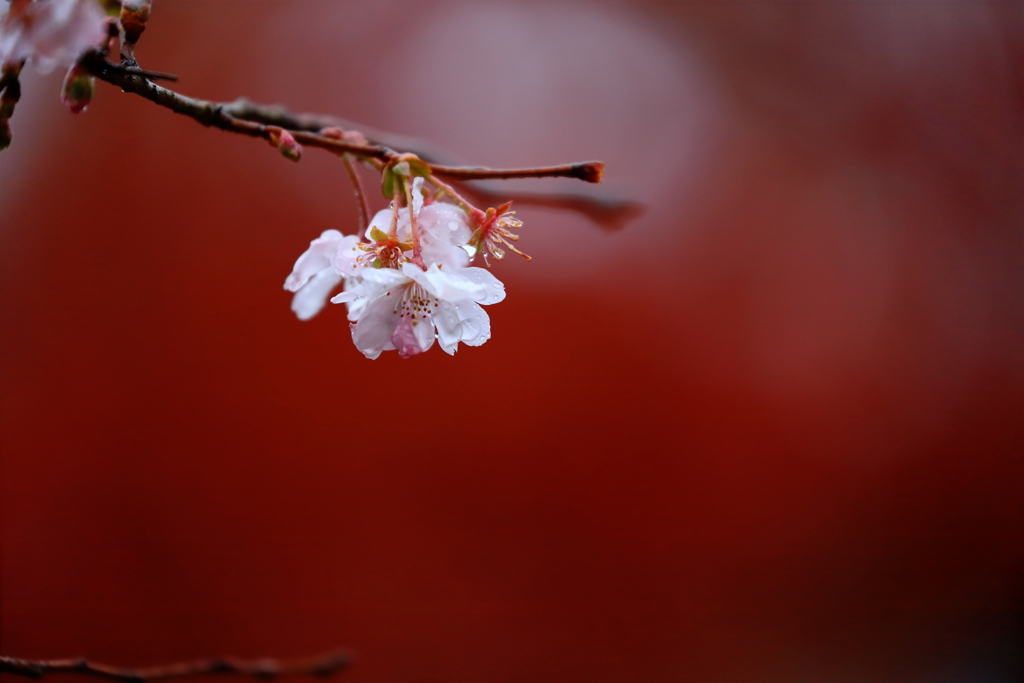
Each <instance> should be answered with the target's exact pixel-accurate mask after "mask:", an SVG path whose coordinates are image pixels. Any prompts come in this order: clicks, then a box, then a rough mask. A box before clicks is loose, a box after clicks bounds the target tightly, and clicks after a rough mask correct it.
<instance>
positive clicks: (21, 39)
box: [0, 0, 604, 358]
mask: <svg viewBox="0 0 1024 683" xmlns="http://www.w3.org/2000/svg"><path fill="white" fill-rule="evenodd" d="M151 9H152V1H151V0H0V150H3V149H4V148H6V147H7V146H8V145H9V144H10V142H11V130H10V126H9V120H10V118H11V116H12V114H13V113H14V109H15V105H16V104H17V102H18V99H19V97H20V93H21V87H20V84H19V75H20V73H21V70H22V69H23V68H24V66H25V65H26V64H33V65H34V66H35V67H36V68H38V69H39V70H42V71H49V70H52V69H53V68H55V67H57V66H62V67H67V68H68V72H67V75H66V77H65V79H64V86H63V91H62V99H63V102H64V104H65V105H66V106H67V107H68V109H69V110H70V111H72V112H73V113H79V112H82V111H84V110H85V109H86V107H87V106H88V105H89V103H90V102H91V101H92V98H93V94H94V91H95V83H96V80H97V79H100V80H103V81H106V82H108V83H110V84H112V85H115V86H117V87H120V88H121V90H122V91H123V92H129V93H133V94H136V95H139V96H141V97H144V98H146V99H148V100H150V101H152V102H154V103H155V104H157V105H159V106H163V107H166V108H168V109H170V110H172V111H174V112H176V113H178V114H184V115H186V116H190V117H192V118H193V119H195V120H196V121H198V122H200V123H202V124H203V125H204V126H208V127H214V128H218V129H220V130H224V131H228V132H231V133H236V134H240V135H245V136H249V137H253V138H262V139H264V140H266V141H267V142H269V143H270V144H271V145H272V146H273V147H275V148H276V149H277V150H278V151H279V152H280V153H281V154H282V155H283V156H284V157H285V158H287V159H290V160H291V161H299V160H300V159H301V158H302V153H303V149H304V147H314V148H319V149H322V150H325V151H327V152H329V153H332V154H334V155H336V156H337V157H338V158H340V159H341V160H342V161H343V162H344V164H345V167H346V169H347V170H348V173H349V178H350V179H351V181H352V183H353V187H354V189H355V193H356V198H357V200H358V203H359V207H360V228H359V230H358V233H357V234H354V235H348V236H345V235H343V234H342V233H341V232H338V231H336V230H328V231H327V232H324V233H323V234H322V235H321V236H320V237H318V238H317V239H315V240H313V241H312V243H310V246H309V249H308V250H306V252H305V253H303V254H302V255H301V256H300V257H299V259H298V261H297V262H296V263H295V267H294V269H293V271H292V273H291V274H290V275H289V276H288V278H287V280H286V281H285V289H287V290H289V291H291V292H294V294H295V296H294V298H293V301H292V310H293V311H295V313H296V315H297V316H298V317H299V318H300V319H302V320H307V319H309V318H312V317H313V316H314V315H316V314H317V313H319V312H320V310H322V309H323V308H324V306H325V305H326V303H327V301H328V300H330V301H331V302H332V303H335V304H345V306H346V308H347V310H348V319H349V321H350V323H351V330H352V340H353V342H354V343H355V346H356V348H357V349H359V351H361V352H362V353H363V354H364V355H365V356H366V357H367V358H377V357H378V356H380V354H381V353H383V352H384V351H391V350H394V351H398V354H399V355H400V356H401V357H403V358H408V357H409V356H414V355H417V354H420V353H423V352H424V351H427V350H428V349H430V347H431V346H433V345H434V342H435V341H436V342H437V344H438V346H440V347H441V348H442V349H443V350H444V351H446V352H447V353H449V354H454V353H455V351H456V349H457V348H458V345H459V343H460V342H461V343H463V344H466V345H469V346H479V345H481V344H483V343H484V342H486V341H487V340H488V339H489V338H490V336H491V331H490V319H489V318H488V315H487V313H486V312H485V311H484V309H483V308H482V306H489V305H491V304H495V303H498V302H499V301H502V300H503V299H504V298H505V287H504V285H503V284H502V283H501V282H500V281H499V280H498V279H497V278H495V277H494V276H493V275H491V273H490V271H489V270H488V269H485V268H480V267H476V266H474V265H473V263H474V262H475V261H476V259H477V257H480V259H481V260H482V261H483V263H484V265H485V266H487V268H489V267H490V266H491V262H492V260H493V261H499V260H501V259H502V258H503V257H504V255H505V253H506V250H507V251H512V252H514V253H516V254H519V255H520V256H523V257H525V258H527V259H529V257H528V256H526V255H525V254H523V253H522V252H520V251H519V250H518V249H517V248H516V247H515V244H514V243H515V242H516V241H517V240H518V239H519V237H518V235H516V233H515V232H513V231H514V230H516V229H517V228H519V227H520V226H521V225H522V223H521V222H520V221H519V220H518V219H516V218H515V213H514V212H512V211H510V210H509V209H510V208H511V202H508V203H506V204H503V205H501V206H499V207H497V208H490V209H487V210H486V211H484V210H481V209H479V208H477V207H475V206H473V205H472V204H470V202H469V201H467V200H466V199H465V198H464V197H463V196H461V195H460V194H459V193H458V192H457V191H456V190H455V189H454V188H453V187H452V186H450V185H448V184H447V183H445V182H444V181H443V180H442V179H441V178H442V177H443V178H447V179H449V180H451V181H452V182H455V183H460V182H465V181H469V180H481V179H489V178H543V177H571V178H577V179H580V180H584V181H586V182H592V183H598V182H601V178H602V174H603V169H604V164H603V163H601V162H597V161H592V162H580V163H574V164H562V165H559V166H547V167H536V168H525V169H504V170H502V169H488V168H483V167H479V166H472V167H469V166H464V167H460V166H446V165H443V164H438V163H427V162H426V161H424V160H423V159H421V158H420V157H418V156H416V155H415V154H411V153H401V152H397V151H395V150H393V149H391V148H390V147H388V146H387V145H385V144H382V143H381V142H380V141H374V140H368V139H367V138H366V137H365V136H363V135H362V134H361V133H359V132H358V131H352V130H342V129H341V128H338V127H337V124H336V123H335V122H333V120H332V119H330V117H318V116H316V115H306V116H296V115H293V114H291V113H289V112H287V111H286V110H283V109H281V108H278V107H262V106H260V105H256V104H254V103H252V102H249V101H248V100H245V99H244V98H242V99H239V100H237V101H236V102H232V103H225V102H222V103H218V102H208V101H205V100H197V99H193V98H190V97H186V96H184V95H181V94H179V93H177V92H174V91H173V90H170V89H168V88H165V87H162V86H160V85H157V84H156V83H155V82H154V81H156V80H161V79H162V80H176V79H177V77H176V76H173V75H171V74H166V73H162V72H158V71H146V70H143V69H142V68H141V67H139V64H138V62H137V60H136V56H135V48H136V43H137V42H138V41H139V38H140V37H141V35H142V33H143V32H144V31H145V30H146V25H147V22H148V21H149V18H150V13H151ZM115 45H116V46H117V48H116V49H115ZM115 53H116V54H117V57H118V58H116V59H112V56H113V55H114V54H115ZM357 163H361V164H363V165H365V166H366V167H367V168H369V169H371V171H373V172H374V173H379V175H380V179H381V191H382V193H383V195H384V198H385V200H387V201H388V202H389V205H388V207H387V208H386V209H383V210H381V211H379V212H378V213H377V214H376V215H374V216H372V217H371V215H370V213H371V212H370V209H369V205H368V203H367V196H366V193H365V192H364V191H363V188H362V181H361V180H360V178H359V172H358V168H357ZM576 206H577V207H578V208H580V210H587V209H590V208H593V207H590V206H587V205H586V202H585V201H584V202H582V203H581V202H580V201H579V200H576ZM339 290H340V291H339Z"/></svg>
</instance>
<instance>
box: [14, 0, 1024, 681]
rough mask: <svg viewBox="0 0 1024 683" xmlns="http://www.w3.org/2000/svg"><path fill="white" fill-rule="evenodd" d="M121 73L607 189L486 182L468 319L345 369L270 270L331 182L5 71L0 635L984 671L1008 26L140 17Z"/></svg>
mask: <svg viewBox="0 0 1024 683" xmlns="http://www.w3.org/2000/svg"><path fill="white" fill-rule="evenodd" d="M138 55H139V57H140V61H141V63H142V65H143V66H144V67H148V68H152V69H159V70H164V71H172V72H175V73H178V74H179V75H180V76H181V82H180V84H179V86H178V89H179V90H181V91H182V92H184V93H187V94H190V95H193V96H198V97H205V98H211V99H222V100H229V99H233V98H235V97H237V96H239V95H246V96H248V97H251V98H253V99H256V100H258V101H267V102H282V103H285V104H287V105H288V106H290V107H292V108H294V109H297V110H310V111H323V112H330V113H335V114H338V115H342V116H345V117H348V118H352V119H355V120H358V121H365V122H367V123H368V124H372V125H373V126H375V127H378V128H384V129H391V130H395V131H399V132H402V133H407V134H412V135H417V136H422V137H424V138H427V139H429V140H432V141H434V142H436V143H438V144H441V145H444V146H446V147H448V148H450V149H451V150H453V151H454V152H455V153H457V154H458V155H460V156H462V157H464V158H465V159H467V160H470V161H472V162H474V163H480V164H488V165H492V166H517V165H525V164H535V163H536V164H545V163H557V162H565V161H572V160H579V159H590V158H599V159H603V160H605V161H606V162H608V169H607V176H606V178H607V182H606V187H605V188H604V189H605V191H607V192H609V193H611V194H614V195H616V196H624V197H630V198H633V199H636V200H638V201H641V202H643V203H644V204H645V205H646V206H647V213H646V214H645V215H644V216H643V217H642V218H641V219H640V220H637V221H635V222H633V223H631V224H630V225H628V226H627V227H626V228H625V229H624V230H622V231H619V232H614V233H609V232H603V231H601V230H599V229H596V228H595V227H593V226H591V225H589V224H587V223H586V222H585V221H584V220H583V219H581V218H579V217H577V216H574V215H571V214H566V213H560V212H557V211H552V210H540V209H533V208H522V209H521V210H520V214H519V217H520V218H523V219H524V221H525V222H526V225H525V227H524V228H523V230H522V236H523V239H522V241H521V242H520V245H521V246H522V247H523V249H524V250H525V251H527V252H528V253H530V254H531V255H533V256H534V260H533V261H532V262H531V263H526V262H519V261H516V262H509V260H508V259H506V262H505V263H502V264H500V266H499V267H498V268H496V269H495V272H496V274H497V275H498V276H499V277H500V278H502V279H503V280H504V281H505V283H506V286H507V288H508V292H509V296H508V298H507V300H506V301H505V302H503V303H501V304H499V305H496V306H493V307H491V308H490V309H489V311H488V312H489V313H490V315H491V320H492V326H493V333H494V336H493V339H492V340H491V341H489V342H488V343H487V344H486V345H484V346H482V347H480V348H462V349H461V350H460V351H459V353H458V354H457V355H456V356H455V357H454V358H450V357H448V356H446V355H445V354H443V353H441V352H440V350H438V349H433V350H432V351H431V352H430V353H428V354H426V355H424V356H420V357H417V358H414V359H411V360H406V361H402V360H400V359H398V358H397V357H394V354H386V355H385V356H384V357H382V358H380V359H379V360H377V361H373V362H371V361H367V360H365V359H364V358H363V357H362V356H361V355H360V354H359V353H358V352H357V351H356V350H355V349H354V348H353V346H352V345H351V342H350V338H349V332H348V327H347V322H346V320H345V316H344V314H343V311H340V310H338V309H337V308H334V307H331V308H329V309H328V310H326V311H325V312H324V313H322V314H321V315H320V316H319V317H318V318H316V319H314V320H313V321H311V322H309V323H300V322H298V321H296V320H295V319H294V317H293V316H292V315H291V313H290V311H289V310H288V303H289V297H288V295H287V294H286V293H285V292H283V291H282V290H281V283H282V282H283V280H284V277H285V275H286V274H287V273H288V271H289V269H290V268H291V265H292V263H293V261H294V259H295V258H296V257H297V256H298V255H299V253H301V252H302V251H303V249H305V247H306V245H307V244H308V242H309V240H310V239H312V238H313V237H315V236H317V235H318V234H319V233H320V232H321V231H323V230H325V229H328V228H338V229H341V230H344V231H347V232H351V231H353V230H354V223H355V210H354V203H353V201H352V199H351V197H350V193H349V190H348V187H347V184H346V180H345V175H344V170H343V168H342V167H341V165H340V164H338V163H337V161H336V160H334V159H332V158H331V157H330V156H329V155H326V154H323V153H319V152H318V151H317V150H308V151H307V154H306V157H305V158H304V159H303V161H302V162H301V163H300V164H298V165H291V164H289V163H287V162H286V161H284V160H282V159H281V158H280V156H278V155H277V154H276V153H275V152H274V151H273V150H272V149H270V148H269V147H267V146H266V145H264V144H262V143H259V142H258V141H254V140H251V139H245V138H239V137H233V136H230V135H228V134H224V133H220V132H217V131H211V130H206V129H203V128H201V127H200V126H198V125H196V123H195V122H193V121H190V120H188V119H185V118H182V117H178V116H176V115H173V114H171V113H169V112H168V111H166V110H162V109H159V108H157V107H155V106H153V105H152V104H150V103H148V102H145V101H143V100H141V99H139V98H136V97H133V96H129V95H122V94H120V93H118V92H117V91H116V90H115V89H113V88H111V87H108V86H106V85H104V84H100V86H99V91H98V94H97V97H96V101H95V103H94V105H93V106H92V107H91V108H90V110H89V111H88V112H87V113H85V114H83V115H80V116H78V117H73V116H71V115H69V114H67V113H66V112H65V111H63V110H62V108H61V105H60V103H59V99H58V91H59V80H60V76H61V75H60V74H52V75H49V76H39V75H34V74H32V75H28V76H27V77H26V78H25V81H24V89H25V98H24V100H23V102H22V104H21V105H20V106H19V109H18V111H17V113H16V114H15V117H14V119H12V124H13V128H14V132H15V141H14V145H13V147H12V148H11V149H10V150H8V151H7V152H5V153H4V154H3V155H2V156H0V207H2V211H0V216H2V218H0V261H2V263H0V320H2V323H0V325H2V328H0V329H2V335H0V373H2V375H0V377H2V386H3V393H2V397H0V401H2V403H0V448H2V484H0V487H2V488H0V511H2V523H3V536H2V552H3V555H2V563H0V572H2V575H0V576H2V585H0V597H2V607H0V637H2V641H0V652H2V653H3V654H7V655H15V656H22V657H37V658H48V657H58V656H70V655H86V656H89V657H92V658H96V659H98V660H101V661H109V662H112V663H118V664H125V665H145V664H153V663H158V662H163V661H170V660H176V659H183V658H193V657H203V656H209V655H217V654H224V653H233V654H237V655H241V656H294V655H303V654H310V653H315V652H318V651H322V650H328V649H331V648H334V647H337V646H339V645H342V646H346V647H348V648H349V649H351V650H352V651H353V652H354V653H356V655H357V657H358V664H357V666H356V668H355V669H353V670H352V671H351V672H347V673H345V674H343V677H344V678H345V679H346V680H350V681H352V683H358V682H360V681H482V680H488V681H513V680H516V681H518V680H530V681H575V680H580V681H582V680H586V681H595V682H596V681H690V680H700V681H843V682H845V681H868V680H870V681H986V682H988V681H1015V680H1020V678H1021V677H1024V650H1022V633H1024V623H1022V614H1024V611H1022V600H1024V575H1022V573H1021V570H1022V560H1024V546H1022V543H1021V541H1022V531H1024V509H1022V504H1021V493H1022V491H1024V465H1022V457H1021V456H1022V450H1024V449H1022V446H1024V419H1022V416H1024V343H1022V342H1024V268H1022V266H1024V239H1022V238H1024V232H1022V226H1024V156H1022V152H1024V145H1022V143H1024V11H1022V9H1021V5H1019V4H1015V3H991V4H989V3H984V2H980V1H979V2H971V3H959V2H949V3H945V2H934V3H916V2H907V3H897V2H893V3H861V2H857V3H789V2H749V3H748V2H742V3H710V2H708V3H703V2H698V3H673V2H661V3H656V2H649V3H631V4H626V3H617V2H605V3H586V4H583V3H558V4H554V3H540V2H530V1H525V0H524V1H520V2H511V1H508V2H500V1H493V2H469V1H460V0H444V1H442V2H438V3H432V4H430V5H429V6H426V5H423V4H422V3H413V2H410V1H408V0H393V1H390V2H378V3H373V4H368V3H365V4H360V3H331V2H327V1H326V0H320V1H316V0H301V1H294V2H283V1H277V2H260V3H252V2H240V1H230V2H229V1H226V0H218V1H212V0H211V1H209V2H180V1H179V2H163V1H160V2H157V3H155V8H154V14H153V19H152V21H151V23H150V28H149V30H148V31H147V33H146V34H145V36H144V37H143V40H142V42H141V43H140V46H139V50H138ZM567 187H568V188H571V189H577V188H575V187H574V186H572V185H571V184H570V185H568V186H567V185H565V184H560V183H558V182H551V183H548V184H545V183H542V182H540V181H533V182H525V181H524V182H522V183H518V184H511V183H510V184H508V185H507V186H506V188H507V191H508V193H509V195H510V196H513V197H514V194H515V191H517V190H531V191H532V190H536V189H544V188H555V189H558V190H562V189H567ZM4 680H5V681H7V682H8V683H10V682H12V681H14V679H13V678H11V677H5V678H4Z"/></svg>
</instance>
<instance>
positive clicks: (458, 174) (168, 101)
mask: <svg viewBox="0 0 1024 683" xmlns="http://www.w3.org/2000/svg"><path fill="white" fill-rule="evenodd" d="M81 63H82V65H83V66H84V67H85V68H86V69H87V70H88V71H89V72H90V73H91V74H92V75H94V76H95V77H96V78H98V79H100V80H103V81H106V82H107V83H110V84H112V85H115V86H118V87H119V88H121V89H122V90H124V91H125V92H129V93H132V94H135V95H139V96H140V97H143V98H145V99H147V100H149V101H150V102H153V103H154V104H157V105H159V106H161V107H165V108H167V109H170V110H171V111H173V112H175V113H178V114H182V115H183V116H188V117H190V118H192V119H194V120H195V121H198V122H199V123H201V124H203V125H204V126H210V127H213V128H218V129H220V130H225V131H228V132H232V133H237V134H240V135H247V136H249V137H257V138H263V139H269V132H268V127H272V126H277V127H279V128H284V129H286V130H288V131H290V132H291V134H292V136H293V137H294V138H295V140H296V141H297V142H298V143H299V144H301V145H305V146H307V147H317V148H320V149H325V150H327V151H329V152H332V153H333V154H336V155H342V154H345V153H348V154H352V155H355V156H358V157H360V158H362V159H370V160H373V159H376V160H379V161H389V160H391V159H393V158H394V157H395V156H397V154H398V153H397V152H396V151H395V150H394V149H393V148H392V147H393V146H394V147H400V148H405V149H413V150H414V151H415V152H416V153H417V156H419V157H420V158H422V159H424V160H425V161H427V162H428V166H429V167H430V169H431V172H432V173H434V174H436V175H438V176H440V177H445V178H448V179H450V180H453V181H455V182H458V183H460V185H461V184H462V183H464V182H465V181H470V180H488V179H505V178H546V177H567V178H577V179H580V180H584V181H586V182H589V183H599V182H601V179H602V176H603V173H604V164H603V163H601V162H598V161H589V162H581V163H575V164H564V165H561V166H549V167H541V168H523V169H491V168H486V167H482V166H453V165H446V164H442V163H439V161H441V160H446V159H450V158H451V155H449V154H447V153H445V152H442V151H440V150H438V149H437V148H435V147H432V146H431V145H429V144H428V143H425V142H424V141H421V140H417V139H415V138H409V137H403V136H398V135H394V134H391V133H383V132H380V131H369V133H370V135H368V136H367V139H366V141H365V142H363V138H362V137H361V136H359V135H356V136H353V137H350V138H349V140H345V139H341V138H340V137H338V136H337V135H334V134H328V135H325V134H324V133H325V132H327V131H328V130H330V129H335V131H334V132H337V131H336V129H338V128H342V129H348V130H352V128H353V126H354V124H351V123H350V122H347V121H344V120H343V119H339V118H337V117H333V116H326V115H321V114H293V113H291V112H289V111H288V110H287V109H285V108H283V107H280V106H266V105H260V104H256V103H254V102H251V101H250V100H247V99H245V98H240V99H237V100H235V101H234V102H213V101H209V100H200V99H196V98H192V97H188V96H185V95H182V94H180V93H177V92H175V91H173V90H170V89H168V88H164V87H162V86H159V85H156V84H155V83H153V82H152V80H153V79H155V78H165V79H168V80H173V79H174V76H173V75H171V74H164V73H160V72H149V71H141V70H138V69H137V67H125V66H122V65H120V64H115V63H114V62H111V61H109V60H108V59H107V57H106V55H105V54H104V53H103V51H101V50H94V51H92V52H89V53H86V54H85V55H84V56H83V57H82V60H81ZM364 135H365V133H364ZM381 139H386V140H387V142H388V143H389V144H381V143H380V142H379V141H380V140H381ZM463 187H467V186H465V185H463ZM471 194H474V195H476V196H478V197H492V196H494V195H495V193H493V192H490V191H487V190H484V189H481V188H472V189H471ZM517 196H518V199H519V201H520V203H522V204H534V205H540V206H550V207H553V208H562V209H567V210H570V211H575V212H578V213H580V214H582V215H584V216H586V217H587V218H589V219H591V220H593V221H594V222H595V223H597V224H598V225H600V226H601V227H603V228H605V229H612V230H614V229H618V228H621V227H622V226H623V225H624V224H625V223H626V222H628V221H630V220H632V219H633V218H635V217H636V216H638V215H639V214H640V213H642V212H643V207H642V206H641V205H639V204H637V203H635V202H629V201H623V200H618V199H614V198H609V197H593V196H588V195H582V194H571V195H565V194H528V195H522V194H520V193H517Z"/></svg>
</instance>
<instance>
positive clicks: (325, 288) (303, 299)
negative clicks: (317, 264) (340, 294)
mask: <svg viewBox="0 0 1024 683" xmlns="http://www.w3.org/2000/svg"><path fill="white" fill-rule="evenodd" d="M339 282H341V276H340V275H338V274H337V273H335V272H334V269H333V268H324V269H323V270H321V271H320V272H319V273H317V274H316V275H314V276H313V277H311V278H310V279H309V280H308V281H307V282H306V284H305V285H304V286H303V287H302V288H300V289H299V291H297V292H296V293H295V296H294V297H292V310H293V311H294V312H295V315H296V316H298V318H299V320H309V319H310V318H312V317H313V316H315V315H316V314H317V313H319V312H320V309H322V308H323V307H324V304H326V303H327V297H328V295H330V293H331V290H333V289H334V288H335V287H337V286H338V283H339Z"/></svg>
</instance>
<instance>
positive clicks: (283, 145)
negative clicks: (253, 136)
mask: <svg viewBox="0 0 1024 683" xmlns="http://www.w3.org/2000/svg"><path fill="white" fill-rule="evenodd" d="M267 140H269V141H270V144H271V145H273V146H274V147H277V151H278V152H280V153H281V154H282V155H284V157H285V158H286V159H291V160H292V161H298V160H299V159H301V158H302V145H300V144H299V143H297V142H296V141H295V138H294V137H292V134H291V133H289V132H288V131H286V130H285V129H284V128H278V127H277V126H267Z"/></svg>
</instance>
